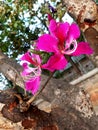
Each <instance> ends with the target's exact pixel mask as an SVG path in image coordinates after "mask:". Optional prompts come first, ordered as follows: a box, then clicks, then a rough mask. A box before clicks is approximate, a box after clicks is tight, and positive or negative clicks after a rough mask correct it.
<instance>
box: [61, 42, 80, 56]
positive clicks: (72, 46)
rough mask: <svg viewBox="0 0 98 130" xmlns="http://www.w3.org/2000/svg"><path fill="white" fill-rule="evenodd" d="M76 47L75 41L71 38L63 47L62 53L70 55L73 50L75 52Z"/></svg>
mask: <svg viewBox="0 0 98 130" xmlns="http://www.w3.org/2000/svg"><path fill="white" fill-rule="evenodd" d="M76 49H77V41H76V40H73V41H72V42H71V43H68V44H67V46H66V47H65V49H64V52H63V53H64V54H67V55H70V54H72V53H73V52H75V51H76Z"/></svg>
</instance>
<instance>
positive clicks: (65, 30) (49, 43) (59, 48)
mask: <svg viewBox="0 0 98 130" xmlns="http://www.w3.org/2000/svg"><path fill="white" fill-rule="evenodd" d="M49 31H50V34H44V35H42V36H40V37H39V39H38V42H37V48H38V49H39V50H43V51H45V52H50V53H52V55H51V56H50V58H49V60H48V61H47V63H46V64H44V65H43V68H44V69H48V70H50V71H52V72H53V71H55V70H61V69H64V68H65V67H66V65H67V59H66V58H65V55H71V56H79V55H81V54H88V55H89V54H92V53H93V50H92V49H91V48H90V46H89V44H88V43H87V42H79V43H77V41H76V39H77V38H79V36H80V30H79V27H78V26H77V24H75V23H73V24H71V25H69V23H67V22H65V23H60V22H58V23H57V22H56V21H55V20H54V19H52V20H51V21H50V25H49Z"/></svg>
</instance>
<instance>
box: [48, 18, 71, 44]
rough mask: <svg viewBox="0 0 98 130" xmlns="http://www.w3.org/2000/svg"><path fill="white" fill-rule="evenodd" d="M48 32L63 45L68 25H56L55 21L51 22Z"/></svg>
mask: <svg viewBox="0 0 98 130" xmlns="http://www.w3.org/2000/svg"><path fill="white" fill-rule="evenodd" d="M49 30H50V33H51V34H52V35H54V36H56V37H57V38H58V39H59V41H60V43H63V42H64V41H65V39H66V37H67V32H68V30H69V23H67V22H66V23H56V21H55V20H51V21H50V26H49Z"/></svg>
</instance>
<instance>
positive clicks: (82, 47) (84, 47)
mask: <svg viewBox="0 0 98 130" xmlns="http://www.w3.org/2000/svg"><path fill="white" fill-rule="evenodd" d="M92 53H93V49H92V48H91V47H90V46H89V44H88V43H87V42H80V43H78V47H77V49H76V51H75V52H74V53H73V54H72V55H73V56H79V55H82V54H88V55H90V54H92Z"/></svg>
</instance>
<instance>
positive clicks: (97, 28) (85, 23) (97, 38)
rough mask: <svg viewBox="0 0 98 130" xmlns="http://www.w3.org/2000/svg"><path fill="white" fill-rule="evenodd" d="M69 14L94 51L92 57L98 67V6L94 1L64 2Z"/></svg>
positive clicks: (65, 0)
mask: <svg viewBox="0 0 98 130" xmlns="http://www.w3.org/2000/svg"><path fill="white" fill-rule="evenodd" d="M62 2H63V4H64V5H65V6H66V9H67V12H68V13H69V14H70V15H71V16H72V17H73V18H74V20H75V21H76V22H77V23H78V25H79V27H80V29H81V31H82V32H83V34H84V37H85V39H86V40H87V41H88V42H89V43H90V45H91V47H92V48H93V49H94V54H93V55H92V56H91V57H90V58H91V59H92V61H93V62H94V63H95V64H96V66H98V62H97V58H96V57H98V5H96V3H95V2H94V0H79V1H78V0H62Z"/></svg>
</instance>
